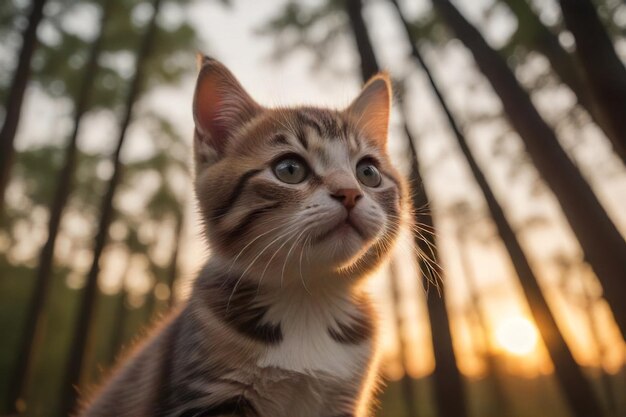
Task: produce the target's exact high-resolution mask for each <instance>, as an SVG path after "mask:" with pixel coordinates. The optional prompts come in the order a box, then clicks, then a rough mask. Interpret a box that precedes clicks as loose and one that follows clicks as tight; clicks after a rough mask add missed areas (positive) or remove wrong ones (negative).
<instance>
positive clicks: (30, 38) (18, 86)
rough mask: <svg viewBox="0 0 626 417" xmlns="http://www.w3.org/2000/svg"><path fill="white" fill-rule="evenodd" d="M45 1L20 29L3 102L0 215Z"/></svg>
mask: <svg viewBox="0 0 626 417" xmlns="http://www.w3.org/2000/svg"><path fill="white" fill-rule="evenodd" d="M45 4H46V0H33V2H32V5H31V10H30V15H29V16H28V24H27V25H26V27H25V28H24V31H23V32H22V49H21V50H20V54H19V58H18V61H17V66H16V67H15V70H14V72H13V79H12V81H11V85H10V87H9V93H8V95H7V99H6V103H5V104H4V109H5V116H4V124H3V125H2V129H1V130H0V217H2V215H3V212H4V193H5V189H6V187H7V184H8V183H9V175H10V171H11V165H12V164H13V154H14V153H15V149H14V147H13V143H14V142H15V133H16V132H17V127H18V125H19V122H20V115H21V113H22V101H23V99H24V93H25V92H26V86H27V84H28V80H29V78H30V74H31V68H30V63H31V60H32V57H33V53H34V52H35V49H37V45H38V41H37V28H38V27H39V23H40V22H41V19H42V18H43V9H44V6H45Z"/></svg>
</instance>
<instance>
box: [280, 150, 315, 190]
mask: <svg viewBox="0 0 626 417" xmlns="http://www.w3.org/2000/svg"><path fill="white" fill-rule="evenodd" d="M308 173H309V169H308V168H307V166H306V164H305V163H304V162H303V161H301V160H300V159H299V158H296V157H293V156H290V157H286V158H283V159H281V160H280V161H278V162H277V163H276V165H274V175H276V178H278V179H279V180H281V181H282V182H286V183H287V184H299V183H301V182H302V181H304V179H305V178H306V177H307V174H308Z"/></svg>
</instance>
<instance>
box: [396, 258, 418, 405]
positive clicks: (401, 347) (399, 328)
mask: <svg viewBox="0 0 626 417" xmlns="http://www.w3.org/2000/svg"><path fill="white" fill-rule="evenodd" d="M389 284H390V286H391V303H392V305H393V310H394V316H395V319H396V323H395V324H396V332H397V333H398V359H399V360H400V365H401V366H402V370H403V371H404V374H403V375H402V379H401V380H400V386H401V388H402V399H403V400H404V405H405V407H406V411H407V415H408V416H409V417H417V416H418V408H417V404H416V402H415V387H414V384H413V379H412V378H411V375H409V371H408V367H407V360H406V357H407V352H408V347H407V341H406V336H405V334H404V327H405V326H404V314H403V313H402V296H401V290H400V278H399V276H398V266H397V265H396V263H395V262H394V261H392V262H391V263H390V264H389Z"/></svg>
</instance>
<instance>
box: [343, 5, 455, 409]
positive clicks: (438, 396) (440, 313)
mask: <svg viewBox="0 0 626 417" xmlns="http://www.w3.org/2000/svg"><path fill="white" fill-rule="evenodd" d="M361 10H362V4H361V0H349V1H348V2H347V5H346V12H347V13H348V17H349V19H350V26H351V28H352V31H353V33H354V38H355V40H356V44H357V48H358V50H359V55H360V57H361V75H362V78H363V81H367V80H368V79H369V78H370V77H371V76H373V75H374V74H375V73H376V72H378V71H379V66H378V63H377V60H376V56H375V53H374V48H373V47H372V44H371V42H370V39H369V35H368V33H367V27H366V26H365V22H364V20H363V16H362V14H361ZM405 131H406V133H407V138H408V139H409V147H410V149H411V174H410V178H409V181H410V183H411V184H413V186H414V187H415V189H414V190H413V193H412V194H413V207H414V208H415V209H417V212H416V218H415V221H416V224H418V225H420V227H422V228H425V229H426V230H428V232H427V233H426V234H425V235H424V236H421V235H420V234H417V233H416V234H415V235H414V240H415V244H416V246H417V248H418V250H419V251H420V253H422V254H424V255H425V256H427V257H429V258H430V261H426V260H425V259H423V258H421V257H420V259H418V265H419V269H420V272H421V274H422V279H423V281H424V285H429V283H431V282H432V283H435V282H438V280H440V279H441V275H442V271H441V268H440V267H439V262H438V259H439V257H438V253H437V250H436V247H435V236H434V233H432V231H433V230H434V226H433V218H432V213H431V211H430V202H429V199H428V195H427V194H426V189H425V188H424V183H423V181H422V177H421V174H420V171H419V165H418V161H417V157H416V154H415V149H414V147H413V141H412V140H411V136H410V132H409V130H408V127H407V126H406V124H405ZM426 303H427V308H428V314H429V318H430V324H431V335H432V342H433V353H434V356H435V371H434V375H433V378H434V384H435V390H434V391H435V402H436V404H437V409H438V410H439V416H440V417H465V416H467V409H466V402H465V392H464V389H463V381H462V378H461V373H460V372H459V369H458V367H457V363H456V358H455V356H454V349H453V346H452V335H451V333H450V321H449V318H448V312H447V310H446V305H445V292H444V290H443V288H441V289H440V291H439V293H438V295H437V294H431V293H428V294H427V299H426Z"/></svg>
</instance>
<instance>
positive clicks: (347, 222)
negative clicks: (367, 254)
mask: <svg viewBox="0 0 626 417" xmlns="http://www.w3.org/2000/svg"><path fill="white" fill-rule="evenodd" d="M350 231H354V232H356V234H357V235H359V237H360V238H361V239H365V237H364V236H363V233H362V232H361V230H360V229H359V228H358V226H357V225H356V224H354V222H352V220H351V219H350V217H346V218H345V219H344V220H342V221H340V222H339V223H337V224H336V225H334V226H332V227H331V228H330V229H328V230H327V231H325V232H323V233H322V234H321V235H319V236H317V237H316V238H315V241H316V242H321V241H323V240H326V239H328V238H329V237H331V236H333V235H336V234H337V235H339V234H346V233H349V232H350Z"/></svg>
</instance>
